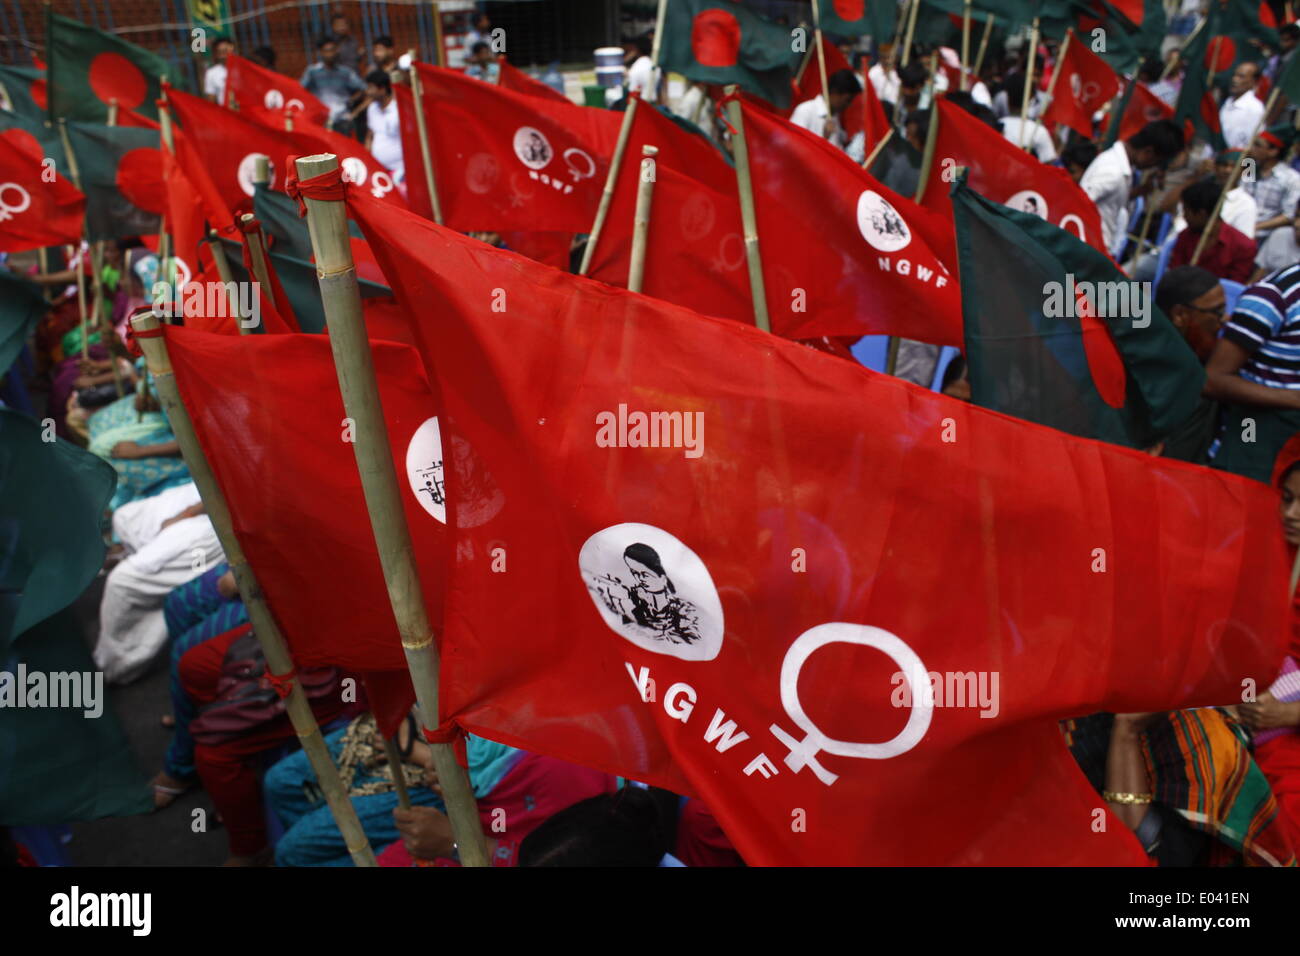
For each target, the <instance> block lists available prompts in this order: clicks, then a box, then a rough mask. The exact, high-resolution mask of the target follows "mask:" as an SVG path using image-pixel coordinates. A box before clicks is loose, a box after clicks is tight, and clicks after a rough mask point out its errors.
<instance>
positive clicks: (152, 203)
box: [114, 146, 167, 216]
mask: <svg viewBox="0 0 1300 956" xmlns="http://www.w3.org/2000/svg"><path fill="white" fill-rule="evenodd" d="M162 161H163V156H162V152H161V151H160V150H157V149H150V148H148V147H145V146H142V147H140V148H139V149H133V150H131V151H130V152H129V153H127V154H126V155H125V156H123V157H122V158H121V159H120V160H119V161H118V164H117V176H116V177H114V182H115V183H116V184H117V190H118V192H120V193H121V194H122V195H123V196H125V197H126V198H127V199H129V200H131V202H133V203H135V204H136V205H137V206H139V207H140V208H141V209H143V210H144V211H145V212H152V213H155V214H156V215H159V216H161V215H162V214H163V213H164V212H165V211H166V210H167V187H166V186H164V185H163V162H162Z"/></svg>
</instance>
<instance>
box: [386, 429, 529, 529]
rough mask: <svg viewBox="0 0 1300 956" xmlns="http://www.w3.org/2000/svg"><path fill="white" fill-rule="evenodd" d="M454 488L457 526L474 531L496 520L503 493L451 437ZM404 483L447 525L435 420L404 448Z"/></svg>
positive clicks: (463, 445) (461, 442)
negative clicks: (407, 482) (408, 484)
mask: <svg viewBox="0 0 1300 956" xmlns="http://www.w3.org/2000/svg"><path fill="white" fill-rule="evenodd" d="M451 454H452V467H453V468H454V469H455V471H454V477H453V479H452V480H453V484H454V490H455V492H456V495H457V498H456V510H455V513H454V517H455V519H456V524H457V525H459V526H460V527H462V528H477V527H478V526H479V525H481V524H486V523H487V522H489V521H491V520H492V519H493V518H495V517H496V516H497V515H498V514H499V513H500V511H501V508H502V506H504V505H505V503H506V496H505V492H503V491H502V490H501V489H500V488H499V487H498V486H497V483H496V481H495V480H494V479H493V478H492V476H491V475H490V474H489V473H488V470H487V469H486V468H484V467H483V464H482V462H480V461H479V459H478V456H477V455H475V454H474V452H473V451H472V450H471V449H470V447H469V444H468V443H467V442H466V441H465V439H463V438H461V437H460V436H459V435H452V436H451ZM406 479H407V481H409V482H410V485H411V493H412V494H414V495H415V499H416V500H417V501H418V502H420V507H421V508H423V509H424V510H425V511H427V512H429V514H431V515H433V517H434V518H436V519H438V520H439V521H441V522H442V523H443V524H446V523H447V486H446V483H445V469H444V460H443V456H442V433H441V431H440V429H439V427H438V418H437V416H434V417H432V418H430V419H428V420H426V421H425V422H424V424H423V425H421V426H420V427H419V428H417V429H416V430H415V434H414V435H412V436H411V440H410V442H408V443H407V445H406Z"/></svg>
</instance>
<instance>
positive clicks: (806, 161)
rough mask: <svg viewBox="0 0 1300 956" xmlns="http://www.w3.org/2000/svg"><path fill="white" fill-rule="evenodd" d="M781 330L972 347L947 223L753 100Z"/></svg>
mask: <svg viewBox="0 0 1300 956" xmlns="http://www.w3.org/2000/svg"><path fill="white" fill-rule="evenodd" d="M742 107H743V110H744V121H745V139H746V141H747V142H748V144H749V165H750V171H751V179H752V181H753V189H754V211H755V214H756V216H757V218H758V235H759V249H760V251H761V253H762V257H763V274H764V282H765V284H766V288H767V305H768V312H769V314H770V317H771V322H772V331H774V332H776V333H777V334H779V335H783V336H785V337H787V338H792V339H809V338H818V337H820V336H823V335H829V336H840V335H874V334H884V335H903V336H907V337H908V338H912V339H919V340H921V341H923V342H932V343H935V344H938V345H957V346H960V345H961V343H962V333H961V329H962V325H961V300H960V295H959V293H958V286H957V276H956V275H955V274H949V271H948V269H947V268H945V266H944V264H943V263H942V262H941V261H940V258H939V256H938V255H936V252H935V250H934V248H933V246H932V245H931V244H930V241H929V239H928V237H929V236H931V235H936V234H942V233H944V232H945V229H947V231H948V232H950V231H951V230H950V229H948V228H947V226H946V224H945V223H943V222H941V221H938V220H936V217H934V216H933V215H931V214H930V213H928V212H927V211H926V210H924V209H922V208H921V207H920V206H917V205H916V204H915V203H913V202H912V201H911V200H910V199H905V198H904V197H902V196H900V195H898V194H897V193H895V192H894V191H893V190H891V189H889V187H887V186H885V185H884V184H883V183H880V182H878V181H876V180H875V179H873V178H872V177H871V174H870V173H868V172H867V171H866V170H864V169H862V168H861V167H860V166H859V165H858V164H857V163H855V162H853V161H852V160H851V159H849V158H848V156H846V155H845V154H844V153H843V152H842V151H840V150H838V149H836V148H835V147H834V146H832V145H831V144H830V143H828V142H826V141H825V140H824V139H821V138H820V137H817V136H814V135H813V134H812V133H809V132H808V131H807V130H803V129H799V128H798V127H796V126H793V125H791V124H790V123H787V122H786V121H785V120H782V119H779V118H777V117H775V116H773V115H772V114H771V113H768V112H766V111H765V110H762V109H756V108H754V107H752V106H751V105H750V104H749V102H748V101H742Z"/></svg>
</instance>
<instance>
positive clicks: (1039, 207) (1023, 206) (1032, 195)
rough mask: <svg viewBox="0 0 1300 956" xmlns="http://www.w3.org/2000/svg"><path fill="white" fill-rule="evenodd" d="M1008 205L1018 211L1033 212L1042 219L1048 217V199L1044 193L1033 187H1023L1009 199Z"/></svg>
mask: <svg viewBox="0 0 1300 956" xmlns="http://www.w3.org/2000/svg"><path fill="white" fill-rule="evenodd" d="M1006 205H1008V206H1010V207H1011V208H1012V209H1014V210H1015V211H1016V212H1027V213H1031V214H1033V215H1035V216H1037V217H1038V218H1040V219H1046V218H1047V200H1046V199H1044V198H1043V194H1042V193H1036V192H1034V191H1033V190H1032V189H1022V190H1021V191H1020V192H1018V193H1016V194H1015V195H1014V196H1012V197H1011V198H1010V199H1008V200H1007V201H1006Z"/></svg>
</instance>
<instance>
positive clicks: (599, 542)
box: [578, 522, 723, 661]
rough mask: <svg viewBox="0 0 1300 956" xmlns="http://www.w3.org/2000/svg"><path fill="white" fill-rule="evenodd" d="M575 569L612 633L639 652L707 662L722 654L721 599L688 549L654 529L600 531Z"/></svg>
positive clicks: (639, 526) (621, 526)
mask: <svg viewBox="0 0 1300 956" xmlns="http://www.w3.org/2000/svg"><path fill="white" fill-rule="evenodd" d="M578 570H579V571H580V572H581V574H582V580H583V583H584V584H586V585H587V593H588V594H590V595H591V600H592V603H594V604H595V605H596V610H597V611H599V612H600V616H601V617H602V618H604V619H605V623H606V624H608V625H609V627H610V629H611V630H613V631H614V632H615V633H617V634H618V635H620V636H621V637H623V638H624V639H625V640H627V641H630V642H631V643H633V644H635V645H636V646H637V647H640V648H641V649H643V650H647V651H653V652H654V653H656V654H667V655H669V656H671V657H677V658H680V659H681V660H684V661H711V660H713V659H714V658H715V657H717V656H718V652H719V651H720V650H722V633H723V620H722V601H721V600H720V599H719V598H718V589H717V588H716V587H714V585H713V578H712V577H711V576H710V575H709V569H708V568H707V567H705V565H704V562H703V561H701V560H700V559H699V556H698V555H696V553H695V552H694V551H692V550H691V549H690V548H688V547H687V546H686V545H684V544H683V543H682V542H681V541H678V540H677V539H676V538H674V537H673V536H672V535H671V534H669V533H668V532H667V531H664V530H662V529H660V528H656V527H655V526H654V525H648V524H637V523H635V522H628V523H626V524H616V525H613V526H611V527H608V528H606V529H605V530H603V531H598V532H596V533H595V534H593V535H592V536H591V537H590V538H588V539H587V541H586V543H585V544H584V545H583V546H582V550H581V551H580V552H579V553H578Z"/></svg>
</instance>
